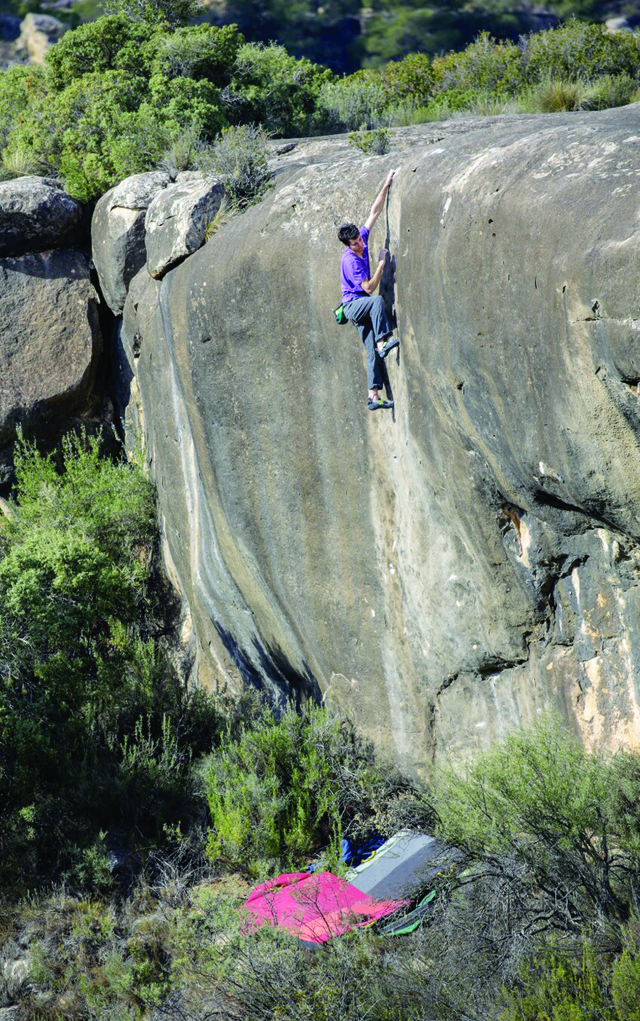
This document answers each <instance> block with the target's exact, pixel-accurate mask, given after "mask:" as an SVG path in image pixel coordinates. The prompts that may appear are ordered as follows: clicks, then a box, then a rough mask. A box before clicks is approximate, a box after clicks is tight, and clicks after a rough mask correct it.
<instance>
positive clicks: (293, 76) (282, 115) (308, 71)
mask: <svg viewBox="0 0 640 1021" xmlns="http://www.w3.org/2000/svg"><path fill="white" fill-rule="evenodd" d="M333 78H334V75H333V73H332V72H331V71H329V70H327V68H325V67H321V66H320V65H319V64H313V63H312V62H311V61H310V60H307V59H306V58H302V59H300V60H296V58H295V57H291V56H290V55H289V54H288V53H287V51H286V50H285V49H284V47H283V46H276V45H275V44H271V45H269V46H262V45H257V44H255V43H247V44H246V45H245V46H242V47H241V48H240V49H239V50H238V54H237V57H236V65H235V69H234V75H233V81H232V86H231V89H230V90H229V92H228V93H227V102H228V104H229V119H230V120H234V121H236V122H237V121H239V120H242V121H245V122H246V121H251V122H252V123H255V124H258V123H259V124H260V125H262V127H263V128H264V130H265V131H266V132H267V133H268V134H270V135H275V136H277V137H283V136H291V135H304V134H308V133H309V132H310V130H311V128H312V126H313V122H314V115H315V110H316V106H317V102H318V96H319V94H320V91H321V89H322V88H323V86H324V85H325V84H326V83H327V82H331V81H332V80H333Z"/></svg>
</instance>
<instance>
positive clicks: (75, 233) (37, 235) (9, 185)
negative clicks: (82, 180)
mask: <svg viewBox="0 0 640 1021" xmlns="http://www.w3.org/2000/svg"><path fill="white" fill-rule="evenodd" d="M83 228H84V222H83V210H82V206H81V205H80V204H79V203H78V202H76V201H75V199H72V198H71V196H70V195H67V194H66V192H65V191H64V190H63V188H62V185H61V184H60V183H59V182H57V181H53V180H50V179H49V178H46V177H18V178H16V179H15V180H13V181H3V182H2V183H0V255H23V254H24V253H25V252H43V251H45V250H46V249H48V248H64V247H66V246H70V245H73V244H76V243H78V242H80V241H81V240H82V235H83Z"/></svg>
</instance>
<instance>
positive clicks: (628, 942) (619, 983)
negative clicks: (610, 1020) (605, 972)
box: [611, 917, 640, 1021]
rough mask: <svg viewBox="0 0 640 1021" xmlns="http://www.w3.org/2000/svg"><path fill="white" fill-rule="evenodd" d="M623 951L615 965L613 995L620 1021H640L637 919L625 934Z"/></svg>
mask: <svg viewBox="0 0 640 1021" xmlns="http://www.w3.org/2000/svg"><path fill="white" fill-rule="evenodd" d="M623 944H624V945H623V950H622V953H621V954H620V955H619V956H618V957H617V959H616V960H615V961H614V963H613V968H612V971H611V995H612V998H613V1003H614V1005H615V1008H616V1015H617V1019H618V1021H640V926H639V925H638V919H637V917H636V918H634V919H633V921H632V922H631V923H630V924H629V925H628V926H627V927H626V929H625V930H624V933H623Z"/></svg>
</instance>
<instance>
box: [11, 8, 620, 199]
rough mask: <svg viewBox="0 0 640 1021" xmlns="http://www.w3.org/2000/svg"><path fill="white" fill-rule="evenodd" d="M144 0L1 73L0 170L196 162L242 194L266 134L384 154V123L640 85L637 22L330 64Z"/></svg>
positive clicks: (100, 184) (251, 185)
mask: <svg viewBox="0 0 640 1021" xmlns="http://www.w3.org/2000/svg"><path fill="white" fill-rule="evenodd" d="M165 6H166V4H165ZM174 6H175V5H174ZM142 8H144V11H143V14H144V16H140V17H139V18H138V19H137V20H132V19H131V18H130V17H129V16H128V15H126V14H124V13H120V14H113V15H110V16H106V17H101V18H98V20H97V21H94V22H91V23H89V24H85V25H82V26H80V27H79V28H77V29H76V30H74V31H70V32H68V33H67V34H66V35H65V36H63V37H62V39H61V40H60V42H58V43H57V45H56V46H54V47H53V48H52V49H51V51H50V52H49V54H48V56H47V61H46V66H45V67H44V68H39V67H36V66H30V67H25V66H15V67H12V68H9V70H7V71H5V72H2V73H0V156H1V160H2V163H1V165H0V175H4V176H5V177H7V176H12V175H16V174H23V173H46V174H54V175H58V176H60V177H61V178H62V179H63V181H64V183H65V187H66V188H67V190H68V191H69V193H70V194H72V195H74V196H75V197H77V198H79V199H81V200H82V201H90V200H92V199H94V198H96V197H97V196H99V195H100V194H102V193H103V192H104V191H105V190H107V189H108V188H110V187H111V186H113V185H114V184H116V183H117V182H118V181H120V180H121V179H123V178H124V177H126V176H128V175H129V174H132V173H137V172H141V171H144V170H148V169H152V168H154V167H157V166H165V167H167V168H169V169H170V170H171V169H172V170H173V171H174V172H177V171H178V170H181V169H195V168H201V169H203V170H205V171H206V172H210V173H217V174H219V175H220V176H221V177H222V178H223V179H224V180H225V182H226V185H227V188H228V190H229V194H230V199H231V201H232V203H233V204H234V205H239V204H243V203H245V202H246V201H247V200H252V199H254V198H255V197H257V196H259V195H260V194H261V191H262V190H263V189H264V185H265V183H266V182H267V181H268V178H269V173H268V169H267V155H268V146H267V139H268V137H283V136H300V135H310V134H317V133H324V132H332V131H351V132H356V133H358V134H355V135H354V136H353V140H354V144H356V145H357V146H358V147H359V148H361V149H362V150H363V151H364V152H370V153H375V152H378V153H382V152H385V151H387V150H388V148H389V145H390V144H391V141H392V139H390V137H389V134H388V129H389V128H390V127H393V126H398V125H406V124H411V123H416V122H420V121H425V120H438V119H441V118H443V117H450V116H455V115H458V114H460V113H465V112H470V113H478V114H487V113H488V114H493V113H501V112H510V113H515V112H526V111H529V112H533V111H538V112H552V111H556V110H578V109H593V110H600V109H604V108H606V107H610V106H619V105H624V104H626V103H629V102H631V101H633V100H634V99H635V98H636V97H637V95H638V86H639V84H640V36H638V35H635V34H633V33H631V32H623V33H619V34H615V35H611V34H609V33H607V32H606V31H605V29H604V28H603V26H602V25H591V24H588V23H586V22H581V21H575V20H574V21H572V22H570V23H568V24H566V25H562V26H560V27H559V28H556V29H550V30H547V31H543V32H538V33H537V34H531V35H528V36H523V37H522V38H521V39H520V40H519V41H518V42H517V43H514V42H504V41H497V40H496V39H494V38H493V37H492V36H490V35H489V34H487V33H486V32H484V33H481V34H480V35H479V36H478V37H477V39H476V40H475V41H474V42H473V43H471V44H470V45H469V46H467V48H466V49H464V50H462V51H460V52H452V53H449V54H447V55H446V56H434V57H433V58H431V57H430V56H428V55H427V54H425V53H414V54H411V55H408V56H407V57H405V58H404V59H403V60H400V61H391V62H389V63H387V64H386V65H384V66H383V67H381V68H379V69H377V70H362V71H358V72H356V73H355V74H352V75H349V76H347V77H338V76H336V75H335V74H334V73H333V72H332V71H331V70H329V69H328V68H326V67H323V66H322V65H320V64H314V63H312V62H311V61H310V60H308V59H307V58H306V57H300V58H296V57H293V56H291V55H290V54H289V53H288V52H287V51H286V50H285V49H284V48H283V47H282V46H280V45H276V44H268V45H263V44H258V43H248V42H247V41H246V39H245V37H244V36H243V35H242V33H241V32H240V31H239V30H238V28H237V27H236V26H235V25H225V26H222V27H216V26H212V25H209V24H200V25H184V24H180V23H179V19H178V18H177V15H176V14H175V11H174V8H172V9H171V11H172V13H171V12H169V13H168V11H165V9H164V8H161V7H158V8H157V9H156V6H155V5H154V4H150V5H149V6H148V7H147V6H146V5H145V4H142ZM142 8H141V10H142ZM145 12H146V13H145ZM149 12H151V13H149ZM151 15H153V17H152V16H151ZM167 18H170V20H167ZM171 19H172V20H171ZM372 132H373V134H372Z"/></svg>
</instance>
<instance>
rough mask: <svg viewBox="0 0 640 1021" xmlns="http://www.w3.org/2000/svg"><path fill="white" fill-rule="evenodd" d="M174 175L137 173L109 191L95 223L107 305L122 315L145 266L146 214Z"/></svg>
mask: <svg viewBox="0 0 640 1021" xmlns="http://www.w3.org/2000/svg"><path fill="white" fill-rule="evenodd" d="M170 180H171V178H170V177H169V175H168V174H167V173H165V172H164V171H155V172H152V173H149V174H134V175H133V176H132V177H128V178H127V179H126V180H125V181H122V182H121V183H120V184H118V185H117V186H116V187H115V188H112V189H111V191H108V192H107V193H106V195H103V196H102V198H101V199H100V200H99V202H98V203H97V205H96V208H95V211H94V214H93V219H92V222H91V251H92V255H93V261H94V263H95V267H96V270H97V273H98V278H99V280H100V288H101V290H102V294H103V296H104V299H105V301H106V302H107V305H108V306H109V308H110V309H111V311H112V312H113V313H114V314H115V315H120V313H121V312H122V309H123V307H124V301H125V298H126V296H127V289H128V287H129V284H130V282H131V280H132V279H133V277H134V276H135V275H136V273H137V272H138V271H139V270H140V269H141V268H142V266H144V264H145V261H146V258H147V250H146V247H145V226H144V221H145V215H146V211H147V209H148V208H149V205H150V203H151V201H152V199H153V198H154V196H155V195H156V194H157V193H158V192H159V191H162V189H164V188H166V187H167V185H168V184H169V183H170Z"/></svg>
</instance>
